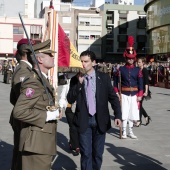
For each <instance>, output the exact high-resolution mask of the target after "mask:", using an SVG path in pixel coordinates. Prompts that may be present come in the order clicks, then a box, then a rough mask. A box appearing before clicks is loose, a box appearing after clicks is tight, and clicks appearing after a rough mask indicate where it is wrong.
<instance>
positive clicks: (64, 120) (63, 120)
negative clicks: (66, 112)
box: [60, 117, 68, 124]
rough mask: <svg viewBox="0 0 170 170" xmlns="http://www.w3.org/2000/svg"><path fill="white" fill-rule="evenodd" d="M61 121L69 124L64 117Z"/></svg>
mask: <svg viewBox="0 0 170 170" xmlns="http://www.w3.org/2000/svg"><path fill="white" fill-rule="evenodd" d="M60 121H61V122H63V123H67V124H68V122H67V118H66V117H62V119H60Z"/></svg>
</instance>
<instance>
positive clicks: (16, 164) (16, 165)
mask: <svg viewBox="0 0 170 170" xmlns="http://www.w3.org/2000/svg"><path fill="white" fill-rule="evenodd" d="M13 130H14V148H13V156H12V165H11V170H21V169H22V159H21V152H19V140H20V129H19V128H18V127H13Z"/></svg>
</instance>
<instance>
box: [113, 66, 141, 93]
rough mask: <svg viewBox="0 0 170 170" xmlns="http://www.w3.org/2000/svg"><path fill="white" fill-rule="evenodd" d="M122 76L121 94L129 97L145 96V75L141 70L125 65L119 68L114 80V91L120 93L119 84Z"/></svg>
mask: <svg viewBox="0 0 170 170" xmlns="http://www.w3.org/2000/svg"><path fill="white" fill-rule="evenodd" d="M120 75H121V93H122V94H124V95H127V96H134V95H137V96H142V95H143V75H142V72H141V70H140V68H138V67H135V66H134V65H132V66H129V65H124V66H122V67H120V68H119V70H118V72H117V74H116V76H115V78H114V90H115V92H116V93H117V92H119V91H120V89H119V88H118V84H119V82H120Z"/></svg>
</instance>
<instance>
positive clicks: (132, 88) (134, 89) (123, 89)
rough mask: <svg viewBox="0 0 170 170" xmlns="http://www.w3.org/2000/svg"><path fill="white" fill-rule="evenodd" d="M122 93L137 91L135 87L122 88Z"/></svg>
mask: <svg viewBox="0 0 170 170" xmlns="http://www.w3.org/2000/svg"><path fill="white" fill-rule="evenodd" d="M121 89H122V91H138V88H137V87H122V88H121Z"/></svg>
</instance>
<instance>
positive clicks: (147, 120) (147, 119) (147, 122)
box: [145, 116, 152, 126]
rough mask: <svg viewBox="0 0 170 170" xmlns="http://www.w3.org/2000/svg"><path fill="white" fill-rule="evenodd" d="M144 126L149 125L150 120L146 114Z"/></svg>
mask: <svg viewBox="0 0 170 170" xmlns="http://www.w3.org/2000/svg"><path fill="white" fill-rule="evenodd" d="M145 119H146V126H147V125H149V123H150V121H152V119H151V117H150V116H147V117H146V118H145Z"/></svg>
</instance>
